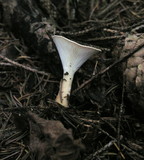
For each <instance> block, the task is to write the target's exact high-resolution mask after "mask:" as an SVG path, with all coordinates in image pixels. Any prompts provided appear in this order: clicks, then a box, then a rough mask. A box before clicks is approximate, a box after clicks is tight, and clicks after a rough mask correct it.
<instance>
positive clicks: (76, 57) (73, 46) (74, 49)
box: [52, 35, 101, 107]
mask: <svg viewBox="0 0 144 160" xmlns="http://www.w3.org/2000/svg"><path fill="white" fill-rule="evenodd" d="M52 38H53V41H54V43H55V45H56V47H57V50H58V52H59V55H60V59H61V61H62V66H63V70H64V74H63V79H62V81H61V83H60V90H59V93H58V95H57V97H56V102H58V103H60V104H61V105H63V106H64V107H68V99H69V96H70V92H71V85H72V81H73V77H74V74H75V72H76V71H77V70H78V69H79V68H80V67H81V65H82V64H83V63H84V62H85V61H86V60H87V59H89V58H90V57H91V56H92V55H93V54H94V53H97V52H100V51H101V50H100V49H97V48H94V47H89V46H85V45H81V44H78V43H76V42H74V41H71V40H69V39H67V38H65V37H63V36H58V35H55V36H52Z"/></svg>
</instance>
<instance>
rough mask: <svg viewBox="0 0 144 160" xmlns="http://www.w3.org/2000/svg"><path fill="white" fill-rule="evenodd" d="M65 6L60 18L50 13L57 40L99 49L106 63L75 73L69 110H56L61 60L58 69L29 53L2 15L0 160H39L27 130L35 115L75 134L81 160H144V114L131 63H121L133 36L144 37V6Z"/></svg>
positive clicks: (115, 2) (115, 0)
mask: <svg viewBox="0 0 144 160" xmlns="http://www.w3.org/2000/svg"><path fill="white" fill-rule="evenodd" d="M0 2H1V1H0ZM60 2H61V3H57V2H56V1H55V0H51V3H53V4H54V5H53V6H55V9H57V10H58V11H59V15H55V14H57V13H51V14H52V15H53V18H54V20H55V21H56V22H57V24H56V31H55V33H56V34H61V35H63V36H66V37H67V38H70V39H73V40H76V41H78V42H80V43H82V44H86V45H92V46H94V47H97V48H100V49H101V50H102V53H101V56H99V57H97V56H95V57H94V58H91V59H90V60H88V61H87V62H86V63H85V64H84V65H83V66H82V67H81V68H80V69H79V71H78V72H77V73H76V75H75V77H74V81H73V86H72V93H71V97H70V107H69V108H64V107H62V106H60V105H58V104H57V103H56V102H55V97H56V95H57V93H58V90H59V82H60V79H61V78H62V66H61V63H60V59H59V58H57V61H55V62H53V63H54V65H55V67H53V66H51V65H50V64H49V63H47V59H46V58H49V57H48V56H47V57H46V58H45V57H44V56H42V55H41V54H37V53H36V52H33V53H30V52H32V50H29V45H27V44H26V43H25V42H24V41H23V38H21V37H19V36H18V35H15V33H13V32H12V31H11V30H10V29H8V28H7V27H6V24H5V21H3V17H2V16H3V14H2V12H1V16H0V60H1V61H0V160H10V159H12V160H13V159H14V160H26V159H33V158H32V156H31V152H30V146H29V141H30V140H29V139H30V137H31V135H30V126H28V125H27V123H26V124H25V122H24V121H28V120H27V114H26V113H27V112H29V111H31V112H33V113H35V114H37V115H39V117H41V118H43V119H48V120H58V121H60V122H62V123H63V125H64V126H65V128H67V129H71V130H72V133H73V137H74V139H76V140H78V139H79V140H80V141H81V142H80V144H81V145H82V144H83V145H82V147H81V148H82V149H81V151H80V156H79V158H78V160H113V159H114V160H116V159H117V160H142V159H144V120H143V116H142V115H143V114H144V111H143V110H141V108H140V110H139V108H138V109H136V110H135V108H136V107H137V105H136V104H133V101H132V100H130V99H129V98H128V96H127V90H126V87H125V84H126V81H125V78H124V74H123V64H124V63H125V62H126V61H127V59H128V57H126V58H122V59H121V56H120V55H121V52H122V51H123V47H124V45H125V44H124V42H125V41H124V40H125V38H126V37H127V36H128V35H129V34H143V33H144V2H143V0H120V1H119V0H102V1H101V0H97V1H94V0H90V1H87V0H86V1H77V0H71V1H70V2H71V3H68V2H69V1H67V3H66V2H65V1H64V0H61V1H60ZM1 3H2V2H1ZM0 8H2V6H0ZM57 10H56V11H57ZM52 11H53V12H54V10H53V9H52ZM57 17H58V18H57ZM53 53H54V55H56V54H57V52H56V50H55V47H54V46H52V49H51V54H53ZM137 110H139V111H138V112H137ZM140 112H141V114H139V113H140ZM67 159H69V158H65V159H63V160H67ZM52 160H54V159H53V158H52ZM56 160H60V159H56ZM69 160H70V159H69Z"/></svg>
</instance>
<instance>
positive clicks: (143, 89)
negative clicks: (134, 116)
mask: <svg viewBox="0 0 144 160" xmlns="http://www.w3.org/2000/svg"><path fill="white" fill-rule="evenodd" d="M124 43H125V45H124V47H123V52H122V53H121V54H120V56H121V57H123V56H125V55H126V54H128V53H130V52H131V51H132V50H134V49H135V48H137V47H138V46H139V45H142V44H144V34H131V35H128V37H126V38H125V41H124ZM123 73H124V76H125V83H126V84H125V85H126V91H127V95H128V98H129V99H130V101H131V102H132V104H133V106H134V109H135V110H137V111H138V112H139V113H141V112H144V48H142V49H140V50H138V51H137V52H136V53H134V54H133V55H132V56H131V57H130V58H129V59H128V60H127V62H126V63H124V64H123Z"/></svg>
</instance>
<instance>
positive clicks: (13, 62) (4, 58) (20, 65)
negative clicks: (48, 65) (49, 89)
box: [0, 55, 50, 76]
mask: <svg viewBox="0 0 144 160" xmlns="http://www.w3.org/2000/svg"><path fill="white" fill-rule="evenodd" d="M0 58H1V59H3V60H5V61H7V62H9V63H10V64H12V65H14V66H16V67H20V68H23V69H25V70H28V71H31V72H34V73H38V74H42V75H45V76H50V73H46V72H44V71H38V70H37V69H34V68H30V67H28V66H25V65H22V64H20V63H18V62H15V61H13V60H11V59H9V58H7V57H4V56H2V55H0ZM3 65H4V63H3Z"/></svg>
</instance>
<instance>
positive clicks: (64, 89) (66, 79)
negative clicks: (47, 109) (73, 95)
mask: <svg viewBox="0 0 144 160" xmlns="http://www.w3.org/2000/svg"><path fill="white" fill-rule="evenodd" d="M73 77H74V74H73V73H71V74H70V72H69V73H68V72H65V73H64V75H63V79H62V80H61V82H60V89H59V93H58V95H57V97H56V102H57V103H59V104H61V105H63V106H64V107H68V106H69V104H68V101H69V97H70V92H71V86H72V81H73Z"/></svg>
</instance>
